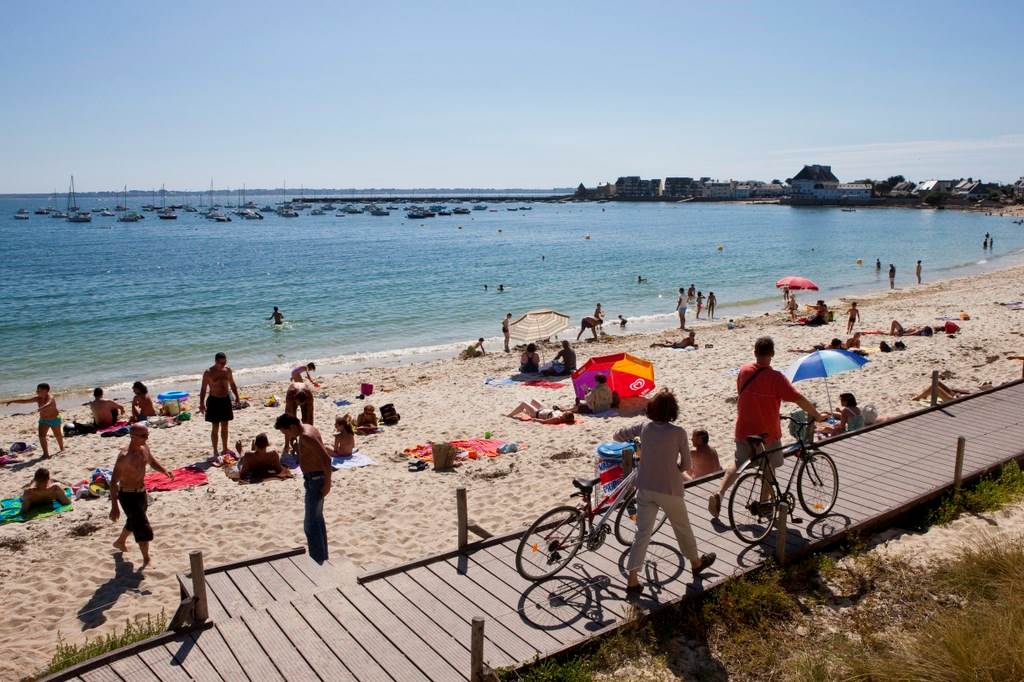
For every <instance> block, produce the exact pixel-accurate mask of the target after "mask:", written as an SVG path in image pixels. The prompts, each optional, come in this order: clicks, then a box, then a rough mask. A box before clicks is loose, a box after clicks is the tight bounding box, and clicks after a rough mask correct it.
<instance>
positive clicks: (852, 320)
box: [846, 301, 860, 334]
mask: <svg viewBox="0 0 1024 682" xmlns="http://www.w3.org/2000/svg"><path fill="white" fill-rule="evenodd" d="M858 322H860V310H858V309H857V302H856V301H854V302H853V303H851V304H850V309H849V310H847V311H846V333H847V334H852V333H853V325H855V324H857V323H858Z"/></svg>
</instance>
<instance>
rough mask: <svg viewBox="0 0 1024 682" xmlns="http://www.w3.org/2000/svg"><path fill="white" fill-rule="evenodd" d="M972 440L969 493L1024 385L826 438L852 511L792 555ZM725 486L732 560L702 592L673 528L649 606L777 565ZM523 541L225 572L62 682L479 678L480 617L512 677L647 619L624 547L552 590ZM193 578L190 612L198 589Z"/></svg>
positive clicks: (656, 542) (608, 550)
mask: <svg viewBox="0 0 1024 682" xmlns="http://www.w3.org/2000/svg"><path fill="white" fill-rule="evenodd" d="M958 436H963V437H965V438H966V450H965V457H964V467H963V472H964V479H965V480H969V479H971V478H975V477H977V476H980V475H982V474H983V473H986V472H989V471H992V470H993V469H994V468H996V467H999V466H1000V465H1002V464H1003V463H1005V462H1007V461H1009V460H1012V459H1014V458H1018V457H1021V456H1022V455H1024V383H1022V382H1021V381H1017V382H1013V383H1011V384H1006V385H1004V386H1001V387H998V388H995V389H992V390H990V391H987V392H985V393H979V394H976V395H973V396H968V397H967V398H964V399H961V400H957V401H954V402H951V403H946V404H944V405H940V406H938V407H935V408H929V409H927V410H922V411H919V412H915V413H912V414H910V415H906V416H904V417H901V418H899V419H896V420H893V421H891V422H888V423H885V424H882V425H878V426H874V427H869V428H867V429H863V430H861V431H858V432H856V433H853V434H846V435H843V436H840V437H838V438H835V439H832V440H830V441H826V442H825V443H824V444H823V448H824V449H825V450H826V451H827V452H829V453H830V454H831V455H832V456H833V457H834V459H835V460H836V463H837V465H838V467H839V477H840V491H839V499H838V501H837V503H836V505H835V509H834V510H833V513H832V514H831V515H830V516H828V517H826V518H824V519H820V520H814V521H811V522H809V523H804V524H801V525H796V526H791V527H790V528H789V529H788V530H787V533H786V545H787V554H788V556H790V557H792V556H795V555H797V554H800V553H805V552H808V551H812V550H815V549H820V548H823V547H824V546H826V545H828V544H831V543H834V542H836V541H838V540H839V539H840V538H842V537H843V535H845V534H846V533H849V532H851V531H855V530H858V531H859V530H865V529H867V528H869V527H872V526H878V525H880V524H882V523H884V522H885V521H887V520H889V519H891V518H892V517H894V516H895V515H897V514H900V513H902V512H904V511H906V510H907V509H910V508H912V507H914V506H916V505H919V504H922V503H923V502H925V501H927V500H929V499H931V498H934V497H935V496H937V495H939V494H941V493H942V492H944V491H946V490H948V489H949V488H950V487H951V485H952V482H953V470H954V461H955V456H956V440H957V437H958ZM787 466H792V464H791V463H790V464H788V465H787ZM713 478H714V477H709V478H707V479H702V480H699V481H696V482H694V483H695V484H694V485H692V486H690V487H689V488H688V490H687V493H686V495H687V500H688V508H689V513H690V521H691V524H692V526H693V529H694V532H695V534H696V536H697V542H698V546H699V548H700V549H701V551H715V552H717V553H718V562H717V563H716V564H715V566H714V567H713V569H712V570H711V571H709V572H708V573H706V574H705V576H704V577H703V578H702V579H700V580H696V581H695V580H693V579H692V576H691V575H690V573H689V571H688V570H686V569H685V568H683V563H684V562H683V559H682V557H681V556H680V554H679V551H678V549H677V547H676V543H675V539H674V536H673V535H672V533H671V529H670V527H669V526H668V525H667V524H666V526H665V527H664V528H662V530H661V531H660V532H659V533H658V534H657V535H656V536H655V537H654V539H653V541H652V544H651V550H650V552H649V555H648V559H649V562H648V566H647V574H648V575H647V578H648V580H649V581H650V583H651V587H650V588H648V589H647V590H646V591H645V593H644V596H643V597H642V598H641V599H640V601H639V603H638V604H637V605H638V606H639V607H640V608H641V609H651V610H653V609H657V608H660V607H662V606H664V605H667V604H671V603H674V602H677V601H679V600H681V599H683V598H685V597H686V596H687V595H688V594H693V593H696V592H700V591H702V590H707V589H710V588H713V587H715V586H716V585H719V584H721V583H722V582H724V581H726V580H729V579H730V578H732V577H735V576H738V575H741V574H744V573H746V572H748V571H751V570H753V569H755V568H757V567H758V566H759V565H760V564H761V563H763V562H764V561H765V560H766V559H767V558H768V557H770V556H772V555H773V553H774V550H775V548H774V540H775V534H774V533H773V534H772V536H770V538H769V540H768V541H766V542H765V543H764V544H763V545H760V546H755V547H750V546H747V545H745V544H742V543H740V542H739V541H738V540H737V539H736V537H735V535H734V534H733V533H732V531H731V529H729V528H728V527H727V526H726V525H725V524H722V523H719V522H713V521H712V520H711V518H710V515H709V514H708V511H707V508H706V503H705V502H706V499H707V496H708V494H709V493H710V492H711V491H712V490H714V489H716V488H717V481H715V480H713ZM566 483H567V492H568V481H567V482H566ZM541 511H543V510H537V512H538V514H539V513H540V512H541ZM725 517H726V515H725V514H724V513H723V518H725ZM517 542H518V534H513V535H509V536H504V537H498V538H492V539H490V540H487V541H484V542H478V543H473V544H471V545H469V546H468V547H467V548H466V550H465V551H464V552H462V553H460V552H458V551H452V552H448V553H445V554H440V555H436V556H433V557H428V558H425V559H422V560H420V561H416V562H413V563H410V564H406V565H403V566H397V567H394V568H391V569H387V570H385V571H378V572H376V573H373V574H367V575H364V576H361V577H360V578H359V579H358V580H356V578H355V577H354V576H353V575H351V573H350V572H347V571H346V570H345V569H344V568H343V567H341V566H335V565H332V564H331V563H330V562H328V563H325V564H324V565H317V564H316V563H314V562H312V561H311V560H310V559H309V558H308V557H307V556H306V555H305V554H304V553H303V551H302V550H301V549H297V550H292V551H290V552H283V553H279V554H276V555H272V556H269V557H263V558H258V559H251V560H247V561H243V562H239V563H236V564H231V565H228V566H223V567H217V568H209V569H207V570H206V571H205V575H206V583H207V592H208V604H209V613H210V620H209V621H207V622H205V623H200V624H198V625H195V626H192V628H191V629H189V630H187V631H184V632H169V633H167V634H165V635H161V636H159V637H156V638H153V639H150V640H147V641H145V642H140V643H138V644H135V645H132V646H130V647H126V648H125V649H122V650H119V651H116V652H112V653H110V654H107V655H105V656H103V657H100V658H97V659H93V660H92V661H88V662H86V663H84V664H82V665H79V666H76V667H75V668H72V669H69V670H67V671H64V672H63V673H60V674H58V675H55V676H53V677H52V678H49V679H53V680H65V679H70V680H90V681H91V680H98V681H103V682H106V681H111V682H113V681H119V680H152V679H156V680H162V681H165V682H174V681H178V680H190V679H198V680H254V681H257V682H270V681H271V680H317V679H322V680H328V679H330V680H380V681H385V680H396V681H402V682H406V681H408V680H459V679H467V678H468V677H469V671H470V627H471V626H470V621H471V619H472V618H473V617H474V616H483V617H484V618H485V619H486V626H485V646H484V660H485V661H486V663H487V664H488V665H489V666H491V667H492V668H497V667H503V666H520V665H523V664H526V663H529V662H531V661H534V660H535V659H536V658H538V657H544V656H549V655H552V654H555V653H559V652H564V651H567V650H571V649H572V648H574V647H576V646H579V645H580V644H581V643H583V642H585V641H586V640H588V639H590V638H592V637H594V636H596V635H600V634H602V633H607V632H610V631H613V630H614V629H616V628H618V627H619V626H621V625H622V624H623V623H624V622H625V621H626V619H628V618H629V617H631V616H632V615H635V612H636V609H635V608H634V607H633V605H631V604H628V603H627V602H626V600H625V592H624V589H625V576H624V571H623V568H624V564H625V559H626V551H627V550H626V548H624V547H621V546H619V545H618V544H617V543H616V541H615V539H614V538H611V537H610V538H609V540H608V541H607V542H606V543H605V544H604V546H603V547H601V548H600V549H599V550H598V551H582V552H581V553H580V554H579V555H578V556H577V558H576V559H575V560H574V561H573V563H572V564H570V566H569V567H567V568H566V570H565V571H564V573H563V574H562V575H560V576H558V577H556V578H552V579H550V580H547V581H544V582H540V583H531V582H528V581H526V580H524V579H522V578H521V577H520V576H519V575H518V573H516V570H515V568H514V566H515V560H514V553H515V548H516V544H517ZM180 580H181V583H182V593H183V594H182V596H183V599H184V602H183V603H184V604H188V603H189V600H190V599H191V598H192V595H191V594H190V587H189V585H190V581H189V580H188V579H187V578H186V577H185V576H181V577H180Z"/></svg>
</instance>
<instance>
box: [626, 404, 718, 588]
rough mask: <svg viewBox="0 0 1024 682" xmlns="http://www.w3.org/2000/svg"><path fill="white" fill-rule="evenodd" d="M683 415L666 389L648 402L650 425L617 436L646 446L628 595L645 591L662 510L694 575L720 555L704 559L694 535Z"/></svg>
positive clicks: (628, 568)
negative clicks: (643, 578) (679, 422)
mask: <svg viewBox="0 0 1024 682" xmlns="http://www.w3.org/2000/svg"><path fill="white" fill-rule="evenodd" d="M678 417H679V404H678V403H677V402H676V397H675V395H674V394H673V393H672V392H671V391H669V390H667V389H662V390H660V391H658V393H656V394H655V396H654V397H653V398H652V399H651V401H650V402H649V403H648V404H647V418H648V419H649V420H650V421H647V422H644V423H640V424H635V425H634V426H630V427H627V428H624V429H619V430H618V431H616V432H615V435H614V436H613V438H615V440H617V441H619V442H628V441H630V440H632V439H633V438H637V437H639V438H640V441H641V443H642V444H643V457H641V458H640V463H639V465H638V477H637V492H636V499H637V519H636V537H635V538H634V539H633V546H632V547H631V548H630V550H629V560H628V561H627V562H626V570H627V572H628V574H629V577H628V579H627V587H626V592H627V594H639V593H640V592H641V591H642V590H643V586H642V585H641V584H640V569H641V568H642V567H643V566H644V558H645V557H646V555H647V545H648V543H649V542H650V540H651V533H652V532H653V531H654V522H655V521H656V520H657V517H658V511H659V510H661V511H663V512H664V513H665V515H666V516H668V519H669V521H670V522H671V523H672V530H673V531H674V532H675V536H676V541H677V542H678V543H679V549H680V551H681V552H682V553H683V555H684V556H685V557H686V558H687V559H689V560H690V570H691V571H692V572H693V574H694V575H697V574H699V573H700V572H701V571H703V570H704V569H706V568H707V567H708V566H710V565H711V564H713V563H714V561H715V555H714V553H709V554H703V555H701V554H699V553H698V552H697V541H696V540H695V539H694V537H693V530H692V529H691V528H690V520H689V517H688V516H687V513H686V502H685V499H684V495H683V475H682V472H683V471H685V470H687V469H689V468H690V467H691V465H692V463H691V461H690V447H689V443H688V442H687V438H686V430H685V429H683V428H681V427H679V426H676V425H675V424H673V423H672V422H674V421H675V420H676V419H677V418H678Z"/></svg>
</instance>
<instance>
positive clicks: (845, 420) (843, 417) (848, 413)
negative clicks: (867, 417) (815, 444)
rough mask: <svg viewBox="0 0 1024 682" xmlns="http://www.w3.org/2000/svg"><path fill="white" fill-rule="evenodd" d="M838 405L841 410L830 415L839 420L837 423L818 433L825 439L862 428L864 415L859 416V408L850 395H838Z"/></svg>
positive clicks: (855, 400)
mask: <svg viewBox="0 0 1024 682" xmlns="http://www.w3.org/2000/svg"><path fill="white" fill-rule="evenodd" d="M839 404H840V405H841V406H842V409H840V410H838V411H837V412H835V413H833V415H832V416H834V417H835V418H836V419H838V420H839V423H838V424H835V425H833V426H826V427H825V428H823V429H822V430H821V432H820V433H821V434H822V435H824V436H825V437H826V438H827V437H829V436H835V435H838V434H840V433H846V432H847V431H856V430H857V429H862V428H864V415H863V414H861V411H860V408H859V407H857V399H856V398H855V397H854V396H853V394H852V393H840V394H839Z"/></svg>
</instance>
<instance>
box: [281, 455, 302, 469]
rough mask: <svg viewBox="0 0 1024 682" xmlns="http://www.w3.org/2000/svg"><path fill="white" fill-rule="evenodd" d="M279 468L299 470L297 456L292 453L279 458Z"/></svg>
mask: <svg viewBox="0 0 1024 682" xmlns="http://www.w3.org/2000/svg"><path fill="white" fill-rule="evenodd" d="M281 466H283V467H285V468H287V469H298V468H299V456H298V455H296V454H295V453H294V452H292V453H289V454H287V455H285V456H283V457H282V458H281Z"/></svg>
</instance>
